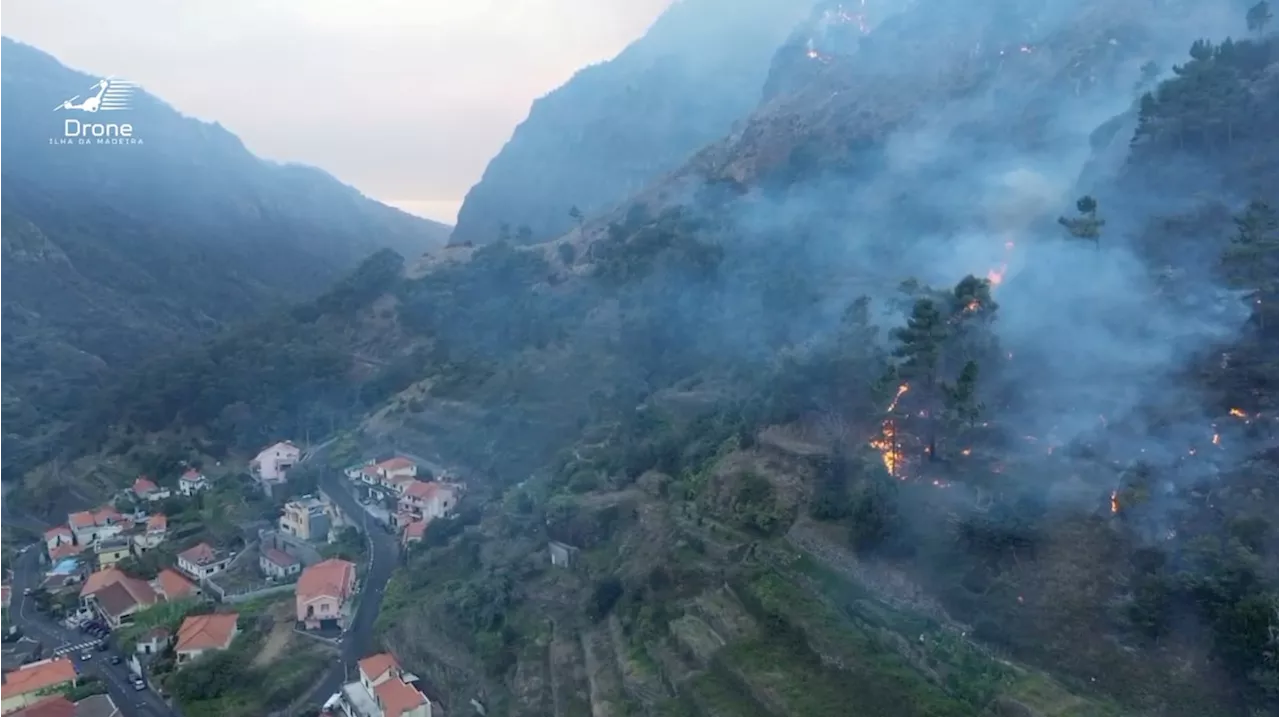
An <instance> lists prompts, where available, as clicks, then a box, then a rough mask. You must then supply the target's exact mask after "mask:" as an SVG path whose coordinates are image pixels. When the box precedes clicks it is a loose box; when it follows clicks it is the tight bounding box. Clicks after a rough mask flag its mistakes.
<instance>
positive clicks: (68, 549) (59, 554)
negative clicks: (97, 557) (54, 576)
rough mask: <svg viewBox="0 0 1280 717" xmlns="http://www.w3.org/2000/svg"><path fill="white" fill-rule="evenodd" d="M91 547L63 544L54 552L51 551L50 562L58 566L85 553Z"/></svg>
mask: <svg viewBox="0 0 1280 717" xmlns="http://www.w3.org/2000/svg"><path fill="white" fill-rule="evenodd" d="M88 547H89V546H87V545H76V544H74V543H63V544H62V545H59V546H58V547H56V548H54V549H53V550H50V551H49V562H51V563H53V564H55V565H56V564H57V563H59V562H61V561H63V560H66V559H67V558H72V557H75V556H77V555H79V554H80V553H83V552H84V551H85V550H86V549H88Z"/></svg>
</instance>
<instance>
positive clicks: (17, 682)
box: [4, 657, 76, 698]
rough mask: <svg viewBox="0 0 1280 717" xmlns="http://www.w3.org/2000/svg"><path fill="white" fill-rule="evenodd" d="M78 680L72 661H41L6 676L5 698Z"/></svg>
mask: <svg viewBox="0 0 1280 717" xmlns="http://www.w3.org/2000/svg"><path fill="white" fill-rule="evenodd" d="M75 679H76V668H75V665H73V664H72V663H71V660H69V659H67V658H65V657H55V658H53V659H51V660H41V661H40V662H33V663H31V664H30V665H23V666H22V667H19V668H18V669H16V670H14V671H13V672H10V673H9V674H7V675H5V676H4V696H5V697H6V698H8V697H11V696H16V695H25V694H28V693H30V692H35V691H37V690H43V689H45V688H48V687H53V686H55V685H60V684H62V683H64V682H73V681H74V680H75Z"/></svg>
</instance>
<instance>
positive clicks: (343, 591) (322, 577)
mask: <svg viewBox="0 0 1280 717" xmlns="http://www.w3.org/2000/svg"><path fill="white" fill-rule="evenodd" d="M355 594H356V565H355V563H352V562H350V561H348V560H341V559H338V558H330V559H329V560H324V561H322V562H319V563H316V564H315V565H312V566H310V567H308V568H306V569H305V570H303V571H302V574H301V575H300V576H299V577H298V586H297V589H296V591H295V593H294V600H295V607H296V608H297V618H298V622H300V623H302V624H303V626H304V627H305V628H306V629H308V630H316V629H320V628H323V627H329V626H332V627H337V628H346V626H347V622H348V620H349V619H350V616H351V602H352V598H353V597H354V596H355Z"/></svg>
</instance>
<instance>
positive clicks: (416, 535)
mask: <svg viewBox="0 0 1280 717" xmlns="http://www.w3.org/2000/svg"><path fill="white" fill-rule="evenodd" d="M430 522H431V521H430V520H415V521H413V522H412V523H409V524H408V525H406V526H404V539H405V540H406V541H408V540H422V536H423V535H424V534H426V532H427V524H428V523H430Z"/></svg>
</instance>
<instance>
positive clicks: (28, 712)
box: [9, 695, 76, 717]
mask: <svg viewBox="0 0 1280 717" xmlns="http://www.w3.org/2000/svg"><path fill="white" fill-rule="evenodd" d="M9 714H11V715H12V716H13V717H76V703H74V702H72V701H71V700H69V699H67V697H66V696H65V695H53V696H52V697H41V698H40V699H38V700H36V701H35V702H32V703H31V704H30V705H28V706H26V707H23V708H22V709H20V710H18V711H17V712H10V713H9Z"/></svg>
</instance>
